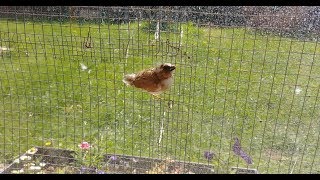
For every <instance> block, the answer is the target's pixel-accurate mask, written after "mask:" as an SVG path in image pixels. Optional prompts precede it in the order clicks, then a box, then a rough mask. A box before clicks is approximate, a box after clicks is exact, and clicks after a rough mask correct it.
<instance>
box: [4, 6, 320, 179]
mask: <svg viewBox="0 0 320 180" xmlns="http://www.w3.org/2000/svg"><path fill="white" fill-rule="evenodd" d="M0 10H1V11H0V40H1V41H0V48H1V49H0V59H1V66H0V86H1V100H0V101H1V103H0V112H1V116H0V117H1V121H0V127H1V128H0V151H1V153H0V160H1V161H0V163H1V166H3V168H2V172H3V173H234V171H233V170H234V169H236V168H243V169H247V172H249V171H250V172H251V173H257V172H259V173H263V174H266V173H284V174H287V173H319V167H320V162H319V159H318V158H317V156H318V153H319V148H318V146H319V143H318V142H319V134H320V133H319V132H320V131H319V126H320V123H319V120H318V119H319V113H320V111H319V110H318V108H317V107H318V103H319V100H318V95H319V77H320V76H319V72H320V71H319V70H320V64H319V63H320V62H319V60H318V59H319V57H318V56H319V51H320V49H319V47H318V34H319V10H320V9H319V7H299V6H296V7H286V6H270V7H254V6H251V7H246V6H240V7H138V6H137V7H81V6H80V7H72V6H71V7H47V6H43V7H41V6H40V7H23V6H21V7H7V6H2V7H0ZM161 63H172V64H174V65H175V66H176V69H175V72H174V83H173V85H172V86H171V88H170V89H169V90H167V91H166V92H165V93H163V94H161V95H160V96H161V99H155V98H153V97H152V96H151V95H150V94H148V93H146V92H143V91H141V90H140V89H137V88H134V87H129V86H126V85H125V84H124V83H123V82H122V79H123V77H124V75H126V74H130V73H135V72H138V71H140V70H143V69H147V68H151V67H155V66H157V65H159V64H161ZM236 139H238V140H239V141H236ZM243 169H242V170H243ZM238 173H240V171H239V172H238Z"/></svg>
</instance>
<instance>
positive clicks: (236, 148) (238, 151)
mask: <svg viewBox="0 0 320 180" xmlns="http://www.w3.org/2000/svg"><path fill="white" fill-rule="evenodd" d="M234 140H235V143H234V145H233V147H232V150H233V152H234V153H235V154H236V155H238V156H240V157H241V158H242V159H243V160H245V161H246V163H247V164H253V162H252V159H251V157H250V156H249V155H248V154H247V153H245V152H244V151H243V150H242V149H241V145H240V141H239V139H238V138H237V137H236V138H234Z"/></svg>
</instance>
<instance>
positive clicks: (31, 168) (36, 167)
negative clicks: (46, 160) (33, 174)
mask: <svg viewBox="0 0 320 180" xmlns="http://www.w3.org/2000/svg"><path fill="white" fill-rule="evenodd" d="M29 169H30V170H33V171H40V170H41V167H40V166H30V167H29Z"/></svg>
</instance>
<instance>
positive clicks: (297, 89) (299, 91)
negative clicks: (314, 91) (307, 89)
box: [294, 86, 302, 94]
mask: <svg viewBox="0 0 320 180" xmlns="http://www.w3.org/2000/svg"><path fill="white" fill-rule="evenodd" d="M301 91H302V89H301V88H300V87H299V86H297V87H296V89H295V90H294V92H295V93H296V94H300V93H301Z"/></svg>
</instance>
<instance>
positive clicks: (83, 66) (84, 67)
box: [80, 63, 88, 71]
mask: <svg viewBox="0 0 320 180" xmlns="http://www.w3.org/2000/svg"><path fill="white" fill-rule="evenodd" d="M80 66H81V70H82V71H85V70H87V69H88V67H87V66H86V65H84V64H82V63H80Z"/></svg>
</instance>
